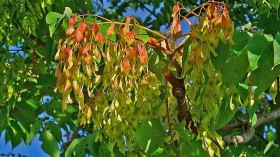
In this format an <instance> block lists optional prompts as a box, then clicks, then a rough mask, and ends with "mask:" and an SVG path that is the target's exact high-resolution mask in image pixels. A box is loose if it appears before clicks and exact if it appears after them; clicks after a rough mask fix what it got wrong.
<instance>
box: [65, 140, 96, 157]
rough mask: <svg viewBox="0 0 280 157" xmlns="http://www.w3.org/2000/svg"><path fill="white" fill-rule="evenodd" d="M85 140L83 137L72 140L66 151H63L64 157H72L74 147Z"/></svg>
mask: <svg viewBox="0 0 280 157" xmlns="http://www.w3.org/2000/svg"><path fill="white" fill-rule="evenodd" d="M85 139H86V138H85V137H81V138H77V139H75V140H73V141H72V142H71V144H70V145H69V146H68V148H67V150H66V151H65V157H72V156H73V155H74V154H73V151H74V149H75V147H76V145H78V144H79V143H80V142H82V141H84V140H85ZM92 142H93V141H92Z"/></svg>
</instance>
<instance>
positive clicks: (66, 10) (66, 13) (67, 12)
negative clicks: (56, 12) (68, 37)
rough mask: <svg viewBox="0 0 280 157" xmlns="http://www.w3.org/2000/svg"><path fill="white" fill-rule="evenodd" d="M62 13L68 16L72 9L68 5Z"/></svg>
mask: <svg viewBox="0 0 280 157" xmlns="http://www.w3.org/2000/svg"><path fill="white" fill-rule="evenodd" d="M64 15H66V16H67V17H68V18H69V17H71V15H72V10H71V9H70V8H69V7H65V10H64Z"/></svg>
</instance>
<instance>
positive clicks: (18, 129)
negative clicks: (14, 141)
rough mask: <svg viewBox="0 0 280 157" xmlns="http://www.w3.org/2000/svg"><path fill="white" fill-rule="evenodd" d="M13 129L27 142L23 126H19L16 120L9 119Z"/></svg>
mask: <svg viewBox="0 0 280 157" xmlns="http://www.w3.org/2000/svg"><path fill="white" fill-rule="evenodd" d="M9 122H10V124H11V126H12V127H13V129H14V130H15V131H16V133H17V134H18V135H19V136H20V137H21V138H20V139H23V141H24V143H25V144H27V142H28V140H29V139H28V138H27V137H28V134H27V132H26V131H25V129H24V128H23V127H21V126H20V125H19V124H18V123H17V122H16V121H14V120H10V121H9Z"/></svg>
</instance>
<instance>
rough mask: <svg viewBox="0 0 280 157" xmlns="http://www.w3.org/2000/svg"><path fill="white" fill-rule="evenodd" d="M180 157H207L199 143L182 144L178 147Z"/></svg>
mask: <svg viewBox="0 0 280 157" xmlns="http://www.w3.org/2000/svg"><path fill="white" fill-rule="evenodd" d="M180 157H208V154H207V153H206V152H205V150H204V149H203V148H202V144H201V143H200V142H199V141H195V140H193V141H192V142H191V143H189V142H183V143H181V145H180Z"/></svg>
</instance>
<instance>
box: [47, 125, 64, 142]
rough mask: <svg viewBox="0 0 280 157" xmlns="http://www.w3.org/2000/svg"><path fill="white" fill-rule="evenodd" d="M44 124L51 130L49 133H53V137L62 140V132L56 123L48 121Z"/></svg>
mask: <svg viewBox="0 0 280 157" xmlns="http://www.w3.org/2000/svg"><path fill="white" fill-rule="evenodd" d="M46 125H47V126H48V128H49V130H50V131H51V133H52V134H53V135H54V137H55V138H56V140H57V141H62V133H61V129H60V127H59V125H58V124H55V123H54V122H52V121H48V122H47V123H46Z"/></svg>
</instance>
